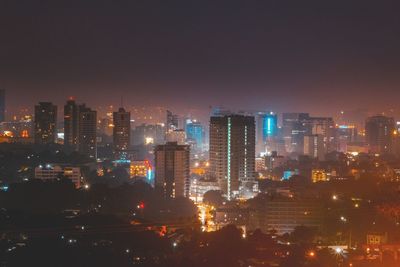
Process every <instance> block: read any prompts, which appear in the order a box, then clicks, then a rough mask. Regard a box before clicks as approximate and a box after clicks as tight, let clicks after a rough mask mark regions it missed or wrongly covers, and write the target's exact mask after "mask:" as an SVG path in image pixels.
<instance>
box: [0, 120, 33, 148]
mask: <svg viewBox="0 0 400 267" xmlns="http://www.w3.org/2000/svg"><path fill="white" fill-rule="evenodd" d="M32 128H33V122H32V118H31V117H30V116H24V117H22V118H21V119H20V120H14V121H5V122H2V123H0V129H1V134H2V135H4V136H8V137H10V135H11V136H12V137H13V138H19V139H31V138H32V136H33V135H32ZM26 141H27V140H24V142H26Z"/></svg>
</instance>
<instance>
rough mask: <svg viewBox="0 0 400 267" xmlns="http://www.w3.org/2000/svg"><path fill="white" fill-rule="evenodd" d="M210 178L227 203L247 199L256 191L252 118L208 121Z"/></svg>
mask: <svg viewBox="0 0 400 267" xmlns="http://www.w3.org/2000/svg"><path fill="white" fill-rule="evenodd" d="M210 175H211V177H212V178H213V179H216V180H217V181H218V183H219V185H220V188H221V190H222V191H223V192H224V194H226V196H227V198H228V199H232V198H235V197H239V196H240V197H251V196H252V195H253V193H254V191H256V190H257V186H256V182H255V122H254V117H252V116H244V115H223V116H213V117H211V119H210Z"/></svg>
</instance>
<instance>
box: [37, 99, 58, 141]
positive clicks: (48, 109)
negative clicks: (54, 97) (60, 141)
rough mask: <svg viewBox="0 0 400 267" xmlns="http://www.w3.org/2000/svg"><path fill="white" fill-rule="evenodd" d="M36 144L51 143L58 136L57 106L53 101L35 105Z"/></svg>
mask: <svg viewBox="0 0 400 267" xmlns="http://www.w3.org/2000/svg"><path fill="white" fill-rule="evenodd" d="M34 135H35V144H51V143H54V142H55V140H56V138H57V106H55V105H53V104H52V103H51V102H39V104H38V105H36V106H35V119H34Z"/></svg>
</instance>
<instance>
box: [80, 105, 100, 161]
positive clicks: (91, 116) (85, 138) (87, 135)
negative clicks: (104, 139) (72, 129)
mask: <svg viewBox="0 0 400 267" xmlns="http://www.w3.org/2000/svg"><path fill="white" fill-rule="evenodd" d="M78 109H79V118H78V129H79V130H78V144H79V145H78V147H79V149H78V151H79V153H81V154H83V155H86V156H88V157H89V158H91V159H96V158H97V134H96V130H97V112H96V111H94V110H92V109H90V108H88V107H86V106H85V104H83V105H80V106H79V108H78Z"/></svg>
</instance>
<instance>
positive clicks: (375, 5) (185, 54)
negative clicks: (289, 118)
mask: <svg viewBox="0 0 400 267" xmlns="http://www.w3.org/2000/svg"><path fill="white" fill-rule="evenodd" d="M83 2H85V3H83ZM117 2H118V3H117ZM399 8H400V1H383V0H380V1H368V0H364V1H351V0H345V1H321V0H315V1H306V0H305V1H299V0H295V1H284V0H275V1H273V0H257V1H256V0H254V1H253V0H241V1H234V0H231V1H215V0H213V1H206V0H201V1H190V0H186V1H166V0H160V1H151V0H142V1H133V0H130V1H111V0H110V1H100V0H97V1H60V0H57V1H32V0H29V1H22V0H18V1H16V0H12V1H11V0H10V1H6V0H0V87H3V88H6V89H7V93H8V98H7V101H8V103H9V108H10V109H11V108H12V107H15V106H32V105H33V104H34V102H37V101H39V100H52V101H54V102H56V103H57V104H62V103H63V102H64V100H65V99H66V98H67V97H68V96H70V95H75V96H76V97H77V98H78V99H81V100H82V101H85V102H87V103H88V104H89V105H92V106H96V105H103V104H108V103H114V104H117V103H119V100H120V97H121V96H123V97H124V99H125V100H124V102H125V104H127V105H163V106H167V107H171V108H172V109H177V110H181V109H185V108H189V107H195V108H204V109H207V108H208V107H209V106H210V105H211V106H216V105H224V106H228V107H233V108H237V109H239V108H243V109H262V108H266V109H274V110H277V111H280V112H281V111H285V110H287V111H309V112H312V113H316V114H317V115H318V114H322V115H326V114H330V113H334V112H336V113H338V111H339V110H341V109H344V110H359V109H361V110H370V111H371V112H378V111H384V110H385V111H387V110H389V109H390V108H394V109H395V113H396V114H397V113H399V112H397V111H398V110H399V108H398V102H399V98H400V90H399V85H400V75H399V73H400V16H399Z"/></svg>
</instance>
